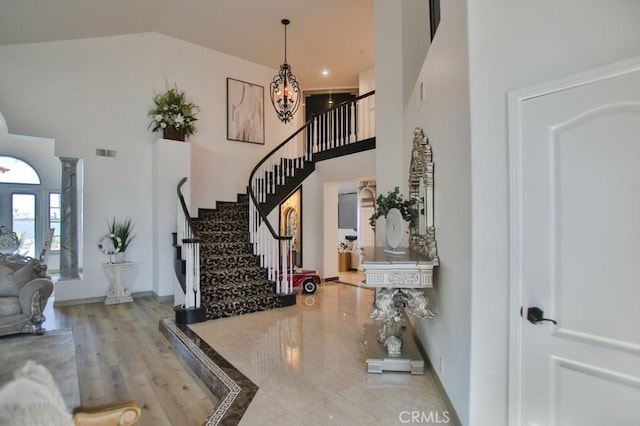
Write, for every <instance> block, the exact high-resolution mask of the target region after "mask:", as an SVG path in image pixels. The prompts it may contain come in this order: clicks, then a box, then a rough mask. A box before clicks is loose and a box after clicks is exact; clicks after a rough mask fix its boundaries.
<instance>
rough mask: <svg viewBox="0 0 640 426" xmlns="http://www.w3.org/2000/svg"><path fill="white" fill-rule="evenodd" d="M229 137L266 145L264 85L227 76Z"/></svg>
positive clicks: (229, 138)
mask: <svg viewBox="0 0 640 426" xmlns="http://www.w3.org/2000/svg"><path fill="white" fill-rule="evenodd" d="M227 139H228V140H232V141H238V142H249V143H255V144H260V145H264V87H263V86H260V85H257V84H253V83H247V82H246V81H241V80H236V79H234V78H227Z"/></svg>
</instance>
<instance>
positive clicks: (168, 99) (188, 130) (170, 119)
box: [149, 85, 200, 141]
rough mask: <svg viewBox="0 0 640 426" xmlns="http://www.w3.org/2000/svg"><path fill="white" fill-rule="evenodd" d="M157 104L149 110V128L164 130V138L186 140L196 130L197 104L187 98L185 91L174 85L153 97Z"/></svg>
mask: <svg viewBox="0 0 640 426" xmlns="http://www.w3.org/2000/svg"><path fill="white" fill-rule="evenodd" d="M153 103H154V104H155V106H154V107H153V108H152V109H151V110H150V111H149V116H150V117H151V118H152V120H151V123H150V124H149V128H150V129H152V131H154V132H156V131H158V130H162V132H163V138H164V139H173V140H178V141H184V140H185V137H187V136H191V135H192V134H194V133H195V131H196V126H195V124H194V123H195V122H196V121H197V120H198V118H197V117H196V112H198V111H200V108H198V106H197V105H195V104H194V103H193V102H190V101H188V100H187V97H186V95H185V94H184V92H183V91H181V90H178V87H177V86H175V85H174V87H172V88H168V87H167V91H166V92H164V93H161V94H158V95H155V96H154V97H153Z"/></svg>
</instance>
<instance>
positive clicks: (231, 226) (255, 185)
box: [174, 92, 375, 323]
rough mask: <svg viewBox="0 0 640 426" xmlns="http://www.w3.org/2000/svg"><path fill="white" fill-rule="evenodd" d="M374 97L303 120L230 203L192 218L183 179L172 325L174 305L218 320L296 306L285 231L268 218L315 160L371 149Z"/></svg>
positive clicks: (288, 246) (176, 243)
mask: <svg viewBox="0 0 640 426" xmlns="http://www.w3.org/2000/svg"><path fill="white" fill-rule="evenodd" d="M373 94H374V92H370V93H367V94H365V95H362V96H360V97H358V98H356V99H355V100H353V101H349V102H346V103H344V104H340V105H338V106H337V107H335V108H334V109H332V110H330V111H328V112H326V113H324V114H322V115H319V116H317V117H314V118H313V119H312V120H310V121H308V122H307V123H305V125H304V126H303V127H301V128H300V129H299V130H298V131H296V132H295V133H294V134H293V135H291V136H290V137H289V138H287V139H286V140H285V141H284V142H282V143H281V144H280V145H278V146H277V147H276V148H275V149H273V150H272V151H271V152H270V153H269V154H268V155H267V156H265V157H264V158H263V159H262V160H261V161H260V162H259V163H258V164H257V165H256V167H255V168H254V169H253V171H252V172H251V175H250V177H249V185H248V195H244V194H241V195H238V197H237V201H236V202H220V201H219V202H217V203H216V208H215V209H199V210H198V217H197V218H191V217H190V215H189V212H188V210H187V207H186V204H185V203H184V198H183V197H182V194H181V190H180V188H181V186H182V185H183V184H184V182H185V181H186V178H184V179H183V180H182V181H181V182H180V184H179V185H178V196H179V198H180V203H181V209H179V212H178V214H179V216H181V218H179V220H178V232H177V236H176V239H175V245H176V254H177V259H176V261H175V262H174V265H175V270H176V275H177V276H178V280H179V281H180V284H181V286H182V289H183V291H184V293H185V303H184V305H180V306H177V307H176V308H175V309H176V322H181V321H178V318H179V317H178V312H179V310H187V311H188V310H190V309H194V310H197V309H200V310H202V308H204V310H206V318H207V319H216V318H222V317H229V316H234V315H243V314H247V313H251V312H258V311H264V310H268V309H274V308H278V307H283V306H289V305H293V304H295V293H294V292H293V284H292V280H291V278H290V275H289V271H290V268H291V265H290V264H289V260H290V259H291V247H290V244H289V243H290V241H291V236H287V235H280V234H279V232H276V230H275V229H274V227H273V225H272V224H271V223H270V222H269V220H268V218H267V215H268V214H269V213H270V212H271V211H272V210H273V209H274V208H275V207H276V206H278V205H279V204H280V203H281V202H282V201H284V200H285V199H286V198H287V197H288V196H289V195H290V194H291V193H292V192H293V191H294V190H295V189H296V188H297V187H298V186H299V185H300V184H301V183H302V182H303V181H304V179H306V178H307V177H308V176H309V175H310V174H311V173H312V172H313V171H314V170H315V164H316V162H318V161H323V160H327V159H330V158H335V157H338V156H342V155H348V154H353V153H356V152H360V151H364V150H368V149H373V148H375V136H374V135H373V133H372V130H371V129H373V123H372V122H371V120H372V116H373V101H374V97H373ZM247 231H248V232H247ZM280 271H282V273H281V272H280ZM192 293H193V297H192V296H191V294H192ZM202 316H203V315H202ZM198 317H200V316H198ZM198 320H201V319H198ZM182 322H183V323H189V320H184V321H182ZM194 322H195V321H194Z"/></svg>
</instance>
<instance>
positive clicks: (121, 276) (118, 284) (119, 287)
mask: <svg viewBox="0 0 640 426" xmlns="http://www.w3.org/2000/svg"><path fill="white" fill-rule="evenodd" d="M132 266H133V263H132V262H123V263H103V264H102V267H103V268H104V273H105V274H106V275H107V278H108V279H109V282H110V283H111V288H110V289H109V291H108V292H107V297H106V298H105V299H104V304H105V305H114V304H116V303H127V302H133V298H132V297H131V292H130V291H129V290H127V289H126V288H125V284H126V282H127V277H128V276H129V272H130V271H131V267H132Z"/></svg>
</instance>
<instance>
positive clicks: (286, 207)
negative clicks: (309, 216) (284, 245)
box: [280, 186, 302, 268]
mask: <svg viewBox="0 0 640 426" xmlns="http://www.w3.org/2000/svg"><path fill="white" fill-rule="evenodd" d="M280 235H291V236H292V237H293V238H292V239H291V244H292V249H293V264H294V265H295V266H297V267H298V268H301V267H302V187H301V186H300V187H299V188H298V189H296V190H295V191H294V192H293V193H292V194H291V195H290V196H289V198H287V199H286V200H284V201H283V202H282V203H281V204H280Z"/></svg>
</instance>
